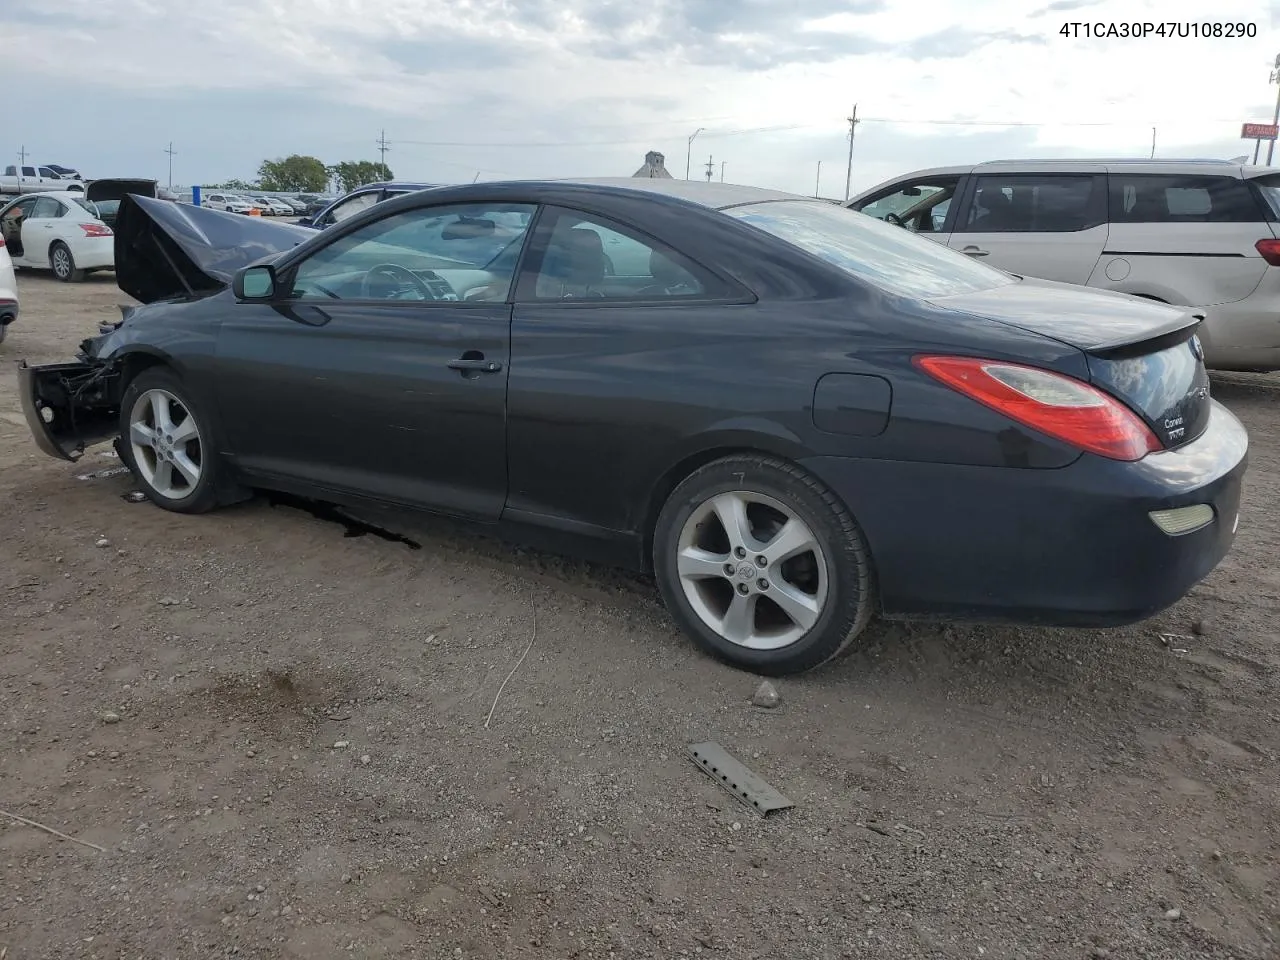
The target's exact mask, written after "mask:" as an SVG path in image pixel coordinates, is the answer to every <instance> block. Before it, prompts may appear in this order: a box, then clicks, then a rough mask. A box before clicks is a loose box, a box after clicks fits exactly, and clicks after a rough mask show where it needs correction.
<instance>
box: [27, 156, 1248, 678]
mask: <svg viewBox="0 0 1280 960" xmlns="http://www.w3.org/2000/svg"><path fill="white" fill-rule="evenodd" d="M116 244H117V248H116V272H117V277H118V282H119V284H120V286H121V287H122V289H124V290H125V292H127V293H129V294H131V295H132V296H134V297H136V298H137V299H139V300H141V301H143V302H144V304H146V305H144V306H140V307H133V308H126V310H125V316H124V319H123V320H122V321H121V322H120V323H118V324H115V325H113V326H112V327H110V328H106V329H104V332H103V335H102V336H100V337H97V338H94V339H91V340H87V341H85V343H84V344H83V347H82V355H81V356H80V357H79V359H77V360H75V361H73V362H67V363H60V364H47V365H41V366H33V367H27V366H25V365H24V367H23V369H22V372H21V376H22V390H23V402H24V405H25V408H26V413H27V417H28V421H29V423H30V425H31V429H32V432H33V434H34V436H35V439H36V442H37V443H38V444H39V445H40V447H41V449H43V450H44V451H45V452H47V453H49V454H51V455H53V456H57V457H63V458H75V457H76V456H78V455H79V453H80V451H82V450H83V449H84V446H85V444H88V443H94V442H98V441H101V440H105V439H110V438H112V437H118V440H117V445H118V448H119V450H120V452H121V455H122V456H123V458H124V461H125V462H126V463H127V464H128V465H129V466H130V467H131V468H132V470H133V471H134V472H135V473H136V475H137V477H138V478H139V480H140V482H141V484H142V486H143V489H144V490H145V491H146V493H147V495H148V496H149V497H150V498H151V500H152V501H154V502H155V503H156V504H157V505H159V506H161V507H164V508H165V509H168V510H174V511H179V512H184V513H194V512H199V511H205V510H208V509H210V508H212V507H216V506H218V505H219V504H225V503H228V502H231V501H233V500H236V499H238V498H242V497H245V496H247V495H248V494H249V491H250V490H252V489H254V488H267V489H275V490H281V491H288V492H291V493H293V494H296V495H302V496H306V497H310V498H313V499H317V500H323V501H326V502H330V503H334V504H338V505H340V506H343V507H345V508H346V509H348V510H358V509H359V508H360V507H361V506H374V505H376V506H380V507H384V508H385V507H393V508H397V509H399V508H404V509H417V510H425V511H432V512H438V513H444V514H450V515H454V516H458V517H462V518H466V519H469V520H473V521H478V522H482V523H487V524H500V525H501V526H502V527H503V528H504V529H506V530H510V531H514V532H516V533H518V534H519V535H521V536H525V537H534V536H537V537H538V538H539V540H540V542H541V544H542V545H550V546H552V547H553V548H557V549H561V550H563V551H565V552H569V553H575V554H578V555H582V556H586V557H589V558H591V559H596V560H604V561H607V562H610V563H615V564H618V565H624V566H628V567H633V568H637V569H641V570H651V571H652V572H653V574H654V576H655V578H656V580H657V584H658V587H659V589H660V590H661V592H662V596H663V598H664V599H665V601H666V604H667V606H668V608H669V609H670V611H671V614H672V616H673V617H674V618H675V619H676V620H677V621H678V622H679V624H680V625H681V626H682V627H683V628H684V630H685V631H687V633H688V634H689V635H690V636H691V637H692V638H693V639H694V640H695V641H696V642H697V643H699V644H700V645H701V646H702V647H703V648H705V649H706V650H707V651H709V652H710V653H712V654H715V655H717V656H719V657H722V658H724V659H726V660H728V661H730V662H732V663H734V664H737V665H738V666H741V667H744V668H747V669H751V670H754V671H758V672H760V673H769V674H778V673H786V672H793V671H798V670H803V669H806V668H810V667H814V666H816V665H818V664H821V663H823V662H824V661H827V660H829V659H830V658H832V657H833V656H835V655H836V654H838V653H840V652H841V651H842V650H844V649H845V648H847V647H848V646H849V644H850V643H851V642H852V641H853V639H854V638H855V637H856V636H857V635H858V633H859V631H861V630H862V629H863V627H864V626H865V625H866V624H867V622H868V620H869V619H870V618H871V617H872V616H873V615H877V614H879V615H883V616H886V617H919V616H927V617H946V618H966V619H982V620H1013V621H1020V622H1034V623H1042V624H1060V625H1108V624H1121V623H1126V622H1133V621H1136V620H1139V619H1142V618H1145V617H1147V616H1150V615H1151V614H1153V613H1155V612H1157V611H1159V610H1161V609H1163V608H1165V607H1167V606H1169V605H1170V604H1172V603H1173V602H1175V601H1176V600H1178V599H1179V598H1180V597H1182V596H1183V595H1185V593H1186V592H1187V591H1188V590H1189V589H1190V587H1191V586H1192V585H1193V584H1195V583H1196V582H1197V581H1198V580H1200V579H1201V578H1203V577H1204V576H1205V575H1206V574H1208V573H1209V572H1210V571H1211V570H1212V569H1213V568H1214V567H1215V565H1216V564H1217V563H1218V562H1219V561H1220V560H1221V559H1222V557H1223V556H1224V555H1225V554H1226V552H1227V551H1228V549H1229V547H1230V544H1231V542H1232V539H1233V536H1234V534H1235V531H1236V526H1237V509H1238V505H1239V502H1240V490H1241V480H1242V477H1243V474H1244V472H1245V462H1246V454H1247V446H1248V440H1247V436H1246V434H1245V431H1244V429H1243V428H1242V427H1241V425H1240V423H1239V422H1238V421H1237V420H1236V418H1235V417H1234V416H1232V415H1231V413H1230V412H1228V411H1227V410H1226V409H1225V408H1224V407H1222V406H1221V405H1219V404H1218V403H1216V402H1215V401H1213V400H1212V399H1210V397H1209V381H1208V378H1207V376H1206V373H1205V368H1204V364H1203V362H1202V357H1201V350H1200V346H1199V341H1198V338H1197V336H1196V327H1197V325H1198V324H1199V323H1200V321H1201V319H1202V318H1201V317H1199V316H1197V315H1195V314H1194V313H1192V312H1189V311H1188V310H1185V309H1182V308H1175V307H1169V306H1163V305H1158V304H1153V303H1148V302H1145V301H1139V300H1136V299H1133V298H1129V297H1125V296H1119V295H1112V294H1106V293H1101V292H1097V291H1092V290H1086V289H1082V288H1077V287H1068V286H1063V285H1057V284H1049V283H1044V282H1039V281H1032V280H1029V279H1024V278H1020V277H1014V276H1011V275H1009V274H1006V273H1003V272H1000V271H997V270H993V269H991V268H989V267H986V266H983V265H982V264H980V263H976V262H973V261H971V260H969V259H967V258H965V257H964V256H962V255H960V254H958V253H954V252H952V251H950V250H948V249H946V248H945V247H942V246H939V245H937V244H935V243H932V242H930V241H929V240H926V239H922V238H918V237H915V236H912V235H911V234H909V233H907V232H905V231H903V230H901V229H899V228H897V227H893V226H889V225H886V224H883V223H880V222H877V221H875V220H873V219H871V218H869V217H865V216H863V215H861V214H857V213H853V212H851V211H848V210H845V209H842V208H840V207H837V206H833V205H832V204H829V203H826V202H823V201H821V200H811V199H806V198H803V197H797V196H792V195H789V194H783V193H776V192H771V191H766V190H759V189H754V188H746V187H737V186H730V185H724V184H702V183H689V182H687V181H670V180H666V181H664V180H620V181H555V182H508V183H481V184H473V185H468V186H460V187H445V188H439V189H434V190H428V191H422V192H418V193H413V194H409V195H406V196H402V197H399V198H395V199H391V200H387V201H385V202H383V203H380V204H377V205H376V206H372V207H370V208H369V209H367V210H365V211H364V212H363V213H360V214H357V215H355V216H353V217H351V218H350V219H348V220H345V221H344V222H342V223H340V224H338V225H336V226H334V227H332V228H330V229H328V230H325V231H323V232H321V233H316V232H315V231H311V230H306V229H302V228H294V227H290V226H285V225H281V224H272V223H266V222H263V221H261V220H258V219H250V218H244V217H236V216H233V215H229V214H223V213H218V212H215V211H208V210H203V209H200V208H195V207H189V206H180V205H175V204H171V203H164V202H163V201H159V200H154V199H148V198H141V197H131V198H128V199H127V200H126V201H125V202H124V203H123V204H122V205H121V207H120V211H119V213H118V215H117V221H116Z"/></svg>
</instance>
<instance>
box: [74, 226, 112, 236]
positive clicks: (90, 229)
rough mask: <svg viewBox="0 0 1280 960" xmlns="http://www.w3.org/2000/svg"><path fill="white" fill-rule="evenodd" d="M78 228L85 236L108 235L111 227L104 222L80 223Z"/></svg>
mask: <svg viewBox="0 0 1280 960" xmlns="http://www.w3.org/2000/svg"><path fill="white" fill-rule="evenodd" d="M80 229H81V230H83V231H84V235H85V236H86V237H109V236H111V228H110V227H108V226H107V225H106V224H104V223H82V224H80Z"/></svg>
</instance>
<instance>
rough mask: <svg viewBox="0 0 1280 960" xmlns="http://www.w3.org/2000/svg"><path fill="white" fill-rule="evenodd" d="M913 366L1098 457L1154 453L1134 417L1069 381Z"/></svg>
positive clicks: (1016, 372)
mask: <svg viewBox="0 0 1280 960" xmlns="http://www.w3.org/2000/svg"><path fill="white" fill-rule="evenodd" d="M914 363H915V365H916V366H917V367H919V368H920V369H921V370H923V371H924V372H925V373H927V374H929V376H931V377H933V378H934V379H935V380H938V381H940V382H942V383H945V384H946V385H947V386H948V387H951V389H953V390H956V391H958V392H960V393H963V394H964V395H965V396H967V397H969V398H971V399H973V400H976V401H978V403H981V404H984V405H986V406H988V407H990V408H991V409H992V410H996V411H998V412H999V413H1002V414H1004V415H1005V416H1006V417H1009V418H1010V419H1012V420H1016V421H1018V422H1019V423H1021V424H1024V425H1025V426H1028V427H1031V428H1032V429H1033V430H1039V431H1040V432H1041V433H1046V434H1048V435H1049V436H1051V437H1054V438H1056V439H1058V440H1061V441H1062V442H1063V443H1069V444H1071V445H1072V446H1073V447H1079V448H1080V449H1081V450H1085V451H1087V452H1089V453H1096V454H1097V455H1098V456H1100V457H1107V458H1108V459H1111V460H1141V459H1142V458H1143V457H1145V456H1146V455H1147V454H1148V453H1152V452H1153V451H1156V450H1159V449H1160V441H1159V440H1157V439H1156V435H1155V434H1154V433H1152V432H1151V428H1150V427H1148V426H1147V425H1146V424H1145V423H1143V422H1142V420H1141V419H1139V417H1138V415H1137V414H1135V413H1134V412H1133V411H1132V410H1130V409H1129V408H1128V407H1126V406H1125V405H1124V404H1122V403H1121V402H1120V401H1119V400H1117V399H1115V397H1112V396H1110V395H1109V394H1106V393H1103V392H1102V391H1101V390H1099V389H1097V388H1096V387H1092V386H1090V385H1089V384H1087V383H1084V382H1083V381H1080V380H1076V379H1075V378H1073V377H1067V376H1063V375H1062V374H1059V373H1051V372H1050V371H1048V370H1041V369H1040V368H1038V367H1026V366H1023V365H1021V364H1017V363H1005V362H1003V361H999V360H981V359H978V358H975V357H916V358H915V360H914Z"/></svg>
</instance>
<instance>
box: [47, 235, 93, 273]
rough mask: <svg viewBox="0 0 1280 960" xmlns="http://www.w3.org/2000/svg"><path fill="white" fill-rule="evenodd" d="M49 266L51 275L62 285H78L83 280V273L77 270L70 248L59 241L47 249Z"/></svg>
mask: <svg viewBox="0 0 1280 960" xmlns="http://www.w3.org/2000/svg"><path fill="white" fill-rule="evenodd" d="M49 266H50V267H52V268H53V275H54V276H55V277H57V278H58V279H59V280H61V281H62V282H63V283H79V282H80V281H81V280H83V279H84V271H83V270H80V269H77V267H76V258H75V257H73V256H72V255H71V248H70V247H68V246H67V245H66V244H65V243H63V242H62V241H61V240H59V241H58V242H57V243H55V244H54V245H53V246H52V247H50V248H49Z"/></svg>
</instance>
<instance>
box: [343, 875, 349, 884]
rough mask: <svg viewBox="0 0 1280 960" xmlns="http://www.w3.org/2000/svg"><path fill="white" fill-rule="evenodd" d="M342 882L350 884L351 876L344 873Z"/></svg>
mask: <svg viewBox="0 0 1280 960" xmlns="http://www.w3.org/2000/svg"><path fill="white" fill-rule="evenodd" d="M342 882H343V883H350V882H351V874H349V873H344V874H343V875H342Z"/></svg>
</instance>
